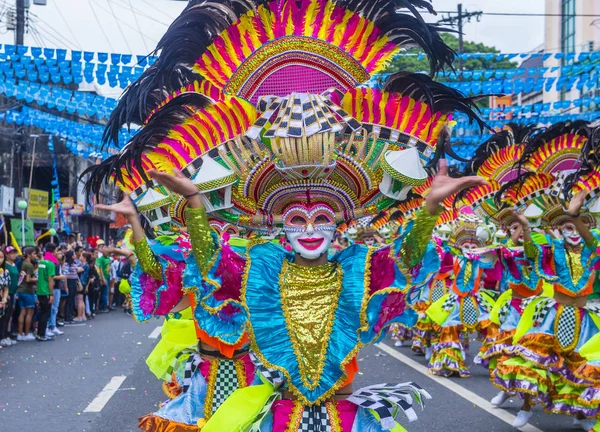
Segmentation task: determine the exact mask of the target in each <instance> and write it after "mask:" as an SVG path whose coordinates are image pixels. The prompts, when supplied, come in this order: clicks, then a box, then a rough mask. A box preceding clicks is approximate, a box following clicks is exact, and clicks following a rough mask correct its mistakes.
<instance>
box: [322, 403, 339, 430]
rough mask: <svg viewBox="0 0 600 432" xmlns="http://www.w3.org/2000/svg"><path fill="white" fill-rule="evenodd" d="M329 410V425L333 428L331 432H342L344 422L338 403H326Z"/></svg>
mask: <svg viewBox="0 0 600 432" xmlns="http://www.w3.org/2000/svg"><path fill="white" fill-rule="evenodd" d="M325 408H326V409H327V415H328V416H329V424H330V426H331V432H342V422H341V420H340V415H339V411H338V408H337V402H336V401H331V402H326V403H325Z"/></svg>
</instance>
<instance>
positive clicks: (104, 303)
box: [96, 240, 110, 312]
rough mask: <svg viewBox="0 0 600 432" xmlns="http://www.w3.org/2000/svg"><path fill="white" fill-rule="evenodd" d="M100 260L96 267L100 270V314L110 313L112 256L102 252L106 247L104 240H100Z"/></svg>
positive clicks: (98, 244) (97, 261) (98, 259)
mask: <svg viewBox="0 0 600 432" xmlns="http://www.w3.org/2000/svg"><path fill="white" fill-rule="evenodd" d="M97 246H98V252H99V253H98V255H99V256H98V258H97V259H96V265H97V266H98V268H99V269H100V286H101V288H100V312H109V311H110V309H109V306H110V305H109V304H108V282H109V281H110V256H109V254H104V253H103V252H102V250H103V249H104V248H105V247H106V244H105V243H104V240H98V243H97Z"/></svg>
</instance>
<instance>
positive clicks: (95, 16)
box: [0, 0, 544, 54]
mask: <svg viewBox="0 0 600 432" xmlns="http://www.w3.org/2000/svg"><path fill="white" fill-rule="evenodd" d="M26 1H28V0H26ZM29 1H31V2H33V0H29ZM14 3H15V0H0V22H1V23H2V24H0V43H14V35H13V32H12V31H7V29H6V24H5V23H6V17H5V15H4V14H5V13H6V11H7V9H8V5H14ZM458 3H459V1H456V0H434V1H433V5H434V7H435V9H436V10H438V11H448V10H451V11H455V10H456V5H457V4H458ZM462 3H463V9H466V10H467V11H483V12H511V13H543V12H544V0H464V1H462ZM185 5H186V1H180V0H47V5H46V6H38V5H33V4H32V6H31V8H30V19H31V23H30V26H31V28H30V31H29V34H27V35H26V36H25V45H30V46H40V45H41V46H46V47H52V48H57V47H60V48H65V47H66V48H71V49H79V50H84V51H100V52H115V53H131V54H147V53H148V52H150V51H151V50H152V48H154V46H155V45H156V42H157V41H158V40H159V39H160V37H161V36H162V34H163V33H164V32H165V31H166V29H167V27H168V25H169V23H171V22H172V21H173V19H174V18H175V17H176V16H177V15H178V14H179V13H180V12H181V10H183V8H184V7H185ZM425 18H426V19H427V20H428V21H432V22H435V21H436V18H435V17H431V16H430V15H427V16H425ZM543 39H544V18H543V17H501V16H483V17H482V18H481V22H476V21H475V20H473V21H472V22H471V23H467V24H466V26H465V40H469V41H475V42H483V43H485V44H487V45H492V46H495V47H496V48H498V49H499V50H500V51H502V52H528V51H530V50H533V49H535V48H536V47H538V46H539V45H541V44H542V42H543Z"/></svg>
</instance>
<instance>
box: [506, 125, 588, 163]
mask: <svg viewBox="0 0 600 432" xmlns="http://www.w3.org/2000/svg"><path fill="white" fill-rule="evenodd" d="M565 134H576V135H583V136H586V137H589V136H590V135H591V130H590V128H589V122H587V121H585V120H576V121H568V122H561V123H556V124H554V125H552V126H550V127H549V128H545V129H544V128H540V129H537V130H535V131H533V132H532V133H531V135H530V136H531V139H530V140H529V141H528V142H527V143H526V144H525V149H524V150H523V154H522V155H521V157H520V158H519V160H518V162H517V163H516V167H517V168H518V169H519V171H522V170H523V167H524V166H525V164H526V163H527V162H528V161H529V159H531V156H532V155H533V154H534V153H535V152H536V150H537V149H539V148H540V147H541V146H543V145H544V144H546V143H547V142H549V141H552V140H553V139H555V138H558V137H559V136H561V135H565Z"/></svg>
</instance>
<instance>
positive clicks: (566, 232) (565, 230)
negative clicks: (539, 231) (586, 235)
mask: <svg viewBox="0 0 600 432" xmlns="http://www.w3.org/2000/svg"><path fill="white" fill-rule="evenodd" d="M560 233H561V234H562V236H563V238H564V239H565V242H566V243H567V244H569V245H571V246H577V245H579V244H580V243H581V242H582V241H583V239H582V238H581V236H580V235H579V233H578V232H577V229H576V228H575V225H573V224H572V223H571V222H566V223H564V224H563V225H562V226H561V227H560Z"/></svg>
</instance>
